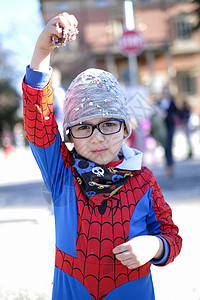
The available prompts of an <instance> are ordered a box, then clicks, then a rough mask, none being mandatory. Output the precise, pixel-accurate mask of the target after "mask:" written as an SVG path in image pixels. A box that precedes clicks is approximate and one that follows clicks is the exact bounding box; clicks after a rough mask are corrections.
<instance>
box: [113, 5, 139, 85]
mask: <svg viewBox="0 0 200 300" xmlns="http://www.w3.org/2000/svg"><path fill="white" fill-rule="evenodd" d="M118 44H119V48H120V50H121V52H122V53H123V54H125V55H127V56H128V63H129V78H130V86H131V87H135V86H137V85H138V66H137V54H139V53H140V52H141V51H142V48H143V38H142V36H141V34H140V33H139V32H138V31H136V30H135V20H134V9H133V1H132V0H124V33H123V34H122V36H121V37H120V38H119V41H118Z"/></svg>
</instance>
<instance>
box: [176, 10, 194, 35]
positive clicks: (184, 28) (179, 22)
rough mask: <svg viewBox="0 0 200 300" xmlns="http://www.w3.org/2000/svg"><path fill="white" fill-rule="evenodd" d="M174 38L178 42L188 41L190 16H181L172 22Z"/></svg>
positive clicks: (190, 27)
mask: <svg viewBox="0 0 200 300" xmlns="http://www.w3.org/2000/svg"><path fill="white" fill-rule="evenodd" d="M174 31H175V38H176V39H179V40H188V39H191V37H192V23H191V21H190V16H189V15H187V14H182V15H180V16H178V17H176V18H175V20H174Z"/></svg>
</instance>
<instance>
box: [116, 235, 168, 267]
mask: <svg viewBox="0 0 200 300" xmlns="http://www.w3.org/2000/svg"><path fill="white" fill-rule="evenodd" d="M163 251H164V246H163V242H162V240H161V239H160V238H158V237H156V236H151V235H143V236H138V237H135V238H133V239H131V240H130V241H128V242H126V243H124V244H121V245H119V246H117V247H115V248H114V249H113V253H114V254H115V256H116V258H117V259H118V260H120V261H121V263H122V264H123V265H125V266H127V267H128V268H129V269H135V268H138V267H140V266H142V265H144V264H145V263H147V262H148V261H150V260H151V259H153V258H154V259H160V258H162V256H163Z"/></svg>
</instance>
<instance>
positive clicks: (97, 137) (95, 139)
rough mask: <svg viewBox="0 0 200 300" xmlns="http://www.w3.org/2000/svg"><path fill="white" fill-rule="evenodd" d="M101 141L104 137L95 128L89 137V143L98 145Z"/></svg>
mask: <svg viewBox="0 0 200 300" xmlns="http://www.w3.org/2000/svg"><path fill="white" fill-rule="evenodd" d="M101 141H104V135H103V134H102V133H101V132H100V131H99V130H98V129H97V128H95V129H94V131H93V133H92V135H91V142H98V143H99V142H101Z"/></svg>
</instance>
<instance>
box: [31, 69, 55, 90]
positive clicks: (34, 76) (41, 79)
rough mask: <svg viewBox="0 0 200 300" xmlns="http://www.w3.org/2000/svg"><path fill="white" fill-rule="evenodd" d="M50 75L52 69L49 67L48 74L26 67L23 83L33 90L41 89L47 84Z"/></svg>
mask: <svg viewBox="0 0 200 300" xmlns="http://www.w3.org/2000/svg"><path fill="white" fill-rule="evenodd" d="M51 73H52V68H51V67H49V72H40V71H38V70H34V69H31V68H30V66H27V67H26V76H25V83H26V84H28V85H30V86H31V87H32V88H35V89H43V88H44V87H45V86H46V85H47V84H48V82H49V80H50V77H51Z"/></svg>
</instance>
